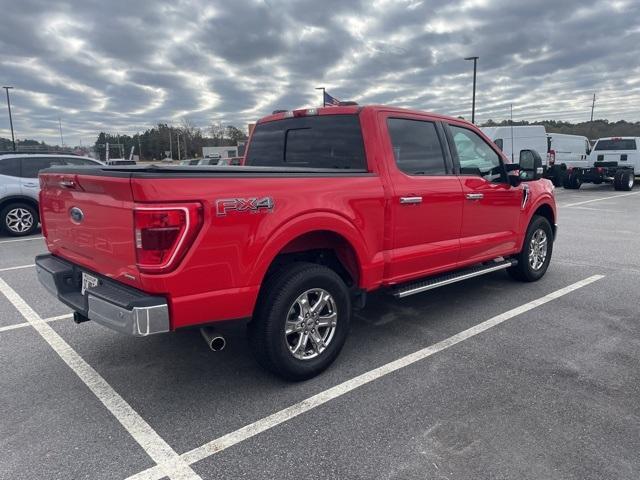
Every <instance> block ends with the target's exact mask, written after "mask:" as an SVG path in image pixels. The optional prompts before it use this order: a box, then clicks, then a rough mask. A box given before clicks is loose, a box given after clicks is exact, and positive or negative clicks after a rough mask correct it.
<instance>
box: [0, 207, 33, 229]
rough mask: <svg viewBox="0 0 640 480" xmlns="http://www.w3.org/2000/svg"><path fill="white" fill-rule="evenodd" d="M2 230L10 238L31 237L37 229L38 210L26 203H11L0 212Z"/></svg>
mask: <svg viewBox="0 0 640 480" xmlns="http://www.w3.org/2000/svg"><path fill="white" fill-rule="evenodd" d="M0 220H1V221H2V230H4V231H5V232H6V233H7V235H10V236H12V237H24V236H26V235H31V234H32V233H33V232H35V231H36V229H37V228H38V222H39V221H40V218H39V217H38V210H37V209H36V208H34V207H32V206H31V205H29V204H27V203H11V204H9V205H7V206H6V207H4V208H3V209H2V211H0Z"/></svg>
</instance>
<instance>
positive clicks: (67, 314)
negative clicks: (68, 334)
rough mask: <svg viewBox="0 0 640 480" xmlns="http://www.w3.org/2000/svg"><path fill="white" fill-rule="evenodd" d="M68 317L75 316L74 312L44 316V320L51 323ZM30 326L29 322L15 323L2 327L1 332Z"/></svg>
mask: <svg viewBox="0 0 640 480" xmlns="http://www.w3.org/2000/svg"><path fill="white" fill-rule="evenodd" d="M67 318H73V314H71V313H66V314H64V315H58V316H57V317H49V318H44V319H43V320H42V321H43V322H46V323H49V322H55V321H56V320H65V319H67ZM30 326H31V324H30V323H29V322H23V323H16V324H15V325H7V326H6V327H0V333H2V332H6V331H8V330H16V329H18V328H25V327H30Z"/></svg>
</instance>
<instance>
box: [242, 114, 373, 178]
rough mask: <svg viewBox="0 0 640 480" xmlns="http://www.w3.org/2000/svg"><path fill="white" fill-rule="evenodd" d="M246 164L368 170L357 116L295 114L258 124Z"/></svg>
mask: <svg viewBox="0 0 640 480" xmlns="http://www.w3.org/2000/svg"><path fill="white" fill-rule="evenodd" d="M245 164H246V165H251V166H261V167H308V168H335V169H348V170H365V169H366V168H367V164H366V159H365V153H364V144H363V141H362V131H361V129H360V121H359V119H358V117H357V116H356V115H321V116H310V117H295V118H286V119H283V120H276V121H273V122H268V123H262V124H258V125H257V126H256V128H255V130H254V132H253V137H252V139H251V144H250V145H249V150H248V152H247V157H246V162H245Z"/></svg>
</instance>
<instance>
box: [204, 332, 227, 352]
mask: <svg viewBox="0 0 640 480" xmlns="http://www.w3.org/2000/svg"><path fill="white" fill-rule="evenodd" d="M200 333H201V334H202V338H204V341H205V342H206V344H207V346H208V347H209V349H210V350H211V351H213V352H219V351H221V350H224V347H226V346H227V341H226V340H225V338H224V337H223V336H222V335H220V334H219V333H218V331H217V330H216V329H215V328H212V327H202V328H201V329H200Z"/></svg>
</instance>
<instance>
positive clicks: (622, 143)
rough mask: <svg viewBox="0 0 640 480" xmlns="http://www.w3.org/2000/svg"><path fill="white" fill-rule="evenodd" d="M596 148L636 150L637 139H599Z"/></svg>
mask: <svg viewBox="0 0 640 480" xmlns="http://www.w3.org/2000/svg"><path fill="white" fill-rule="evenodd" d="M594 150H596V151H600V150H636V141H635V140H634V139H633V138H614V139H611V140H598V143H596V148H594Z"/></svg>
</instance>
